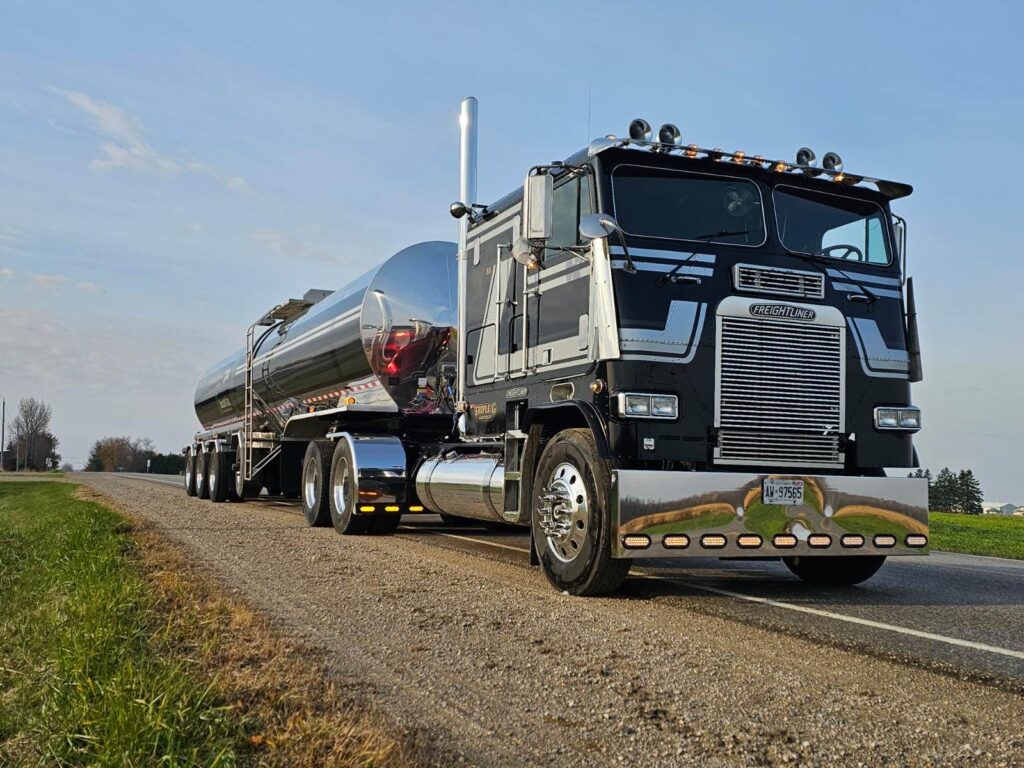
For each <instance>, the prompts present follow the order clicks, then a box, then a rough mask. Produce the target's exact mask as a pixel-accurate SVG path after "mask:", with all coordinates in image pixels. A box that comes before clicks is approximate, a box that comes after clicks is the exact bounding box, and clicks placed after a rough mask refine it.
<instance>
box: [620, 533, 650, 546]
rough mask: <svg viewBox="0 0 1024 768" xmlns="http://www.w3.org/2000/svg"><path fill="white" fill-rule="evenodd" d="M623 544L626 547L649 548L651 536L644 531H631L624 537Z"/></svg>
mask: <svg viewBox="0 0 1024 768" xmlns="http://www.w3.org/2000/svg"><path fill="white" fill-rule="evenodd" d="M622 546H624V547H625V548H626V549H647V548H648V547H649V546H651V537H650V536H647V535H645V534H643V533H631V534H629V535H628V536H623V537H622Z"/></svg>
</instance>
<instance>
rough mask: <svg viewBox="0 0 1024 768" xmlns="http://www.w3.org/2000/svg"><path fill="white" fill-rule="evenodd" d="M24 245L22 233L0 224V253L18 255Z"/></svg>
mask: <svg viewBox="0 0 1024 768" xmlns="http://www.w3.org/2000/svg"><path fill="white" fill-rule="evenodd" d="M24 245H25V233H24V232H22V231H21V230H20V229H18V228H17V227H13V226H11V225H10V224H0V251H6V252H8V253H20V252H21V251H22V249H23V248H24Z"/></svg>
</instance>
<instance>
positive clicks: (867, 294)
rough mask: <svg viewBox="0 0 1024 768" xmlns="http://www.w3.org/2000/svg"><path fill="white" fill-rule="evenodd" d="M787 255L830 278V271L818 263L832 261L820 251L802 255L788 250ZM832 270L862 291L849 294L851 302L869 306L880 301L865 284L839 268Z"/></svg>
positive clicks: (847, 296) (834, 267)
mask: <svg viewBox="0 0 1024 768" xmlns="http://www.w3.org/2000/svg"><path fill="white" fill-rule="evenodd" d="M786 253H788V254H789V255H790V256H796V257H797V258H798V259H800V260H801V261H803V262H804V263H805V264H810V265H811V266H812V267H814V268H815V269H816V270H818V271H819V272H821V274H823V275H824V276H825V277H826V278H827V277H828V276H829V275H828V270H827V269H826V268H825V267H823V266H821V264H820V263H819V261H818V259H829V260H830V261H831V258H830V257H828V256H826V255H825V254H824V253H821V252H820V251H818V252H815V253H801V252H800V251H791V250H790V249H789V248H786ZM832 269H834V270H835V271H836V272H838V273H839V274H840V275H842V276H843V277H844V278H846V279H847V280H849V281H850V284H851V285H853V286H854V287H855V288H856V289H857V290H858V291H860V293H859V294H857V293H848V294H847V295H846V298H848V299H849V300H850V301H864V302H867V304H868V305H869V306H870V305H872V304H874V303H875V302H876V301H878V296H877V295H876V294H875V292H874V291H872V290H871V289H870V288H868V287H867V286H866V285H864V283H862V282H860V281H859V280H854V279H853V278H852V277H850V276H849V275H848V274H846V272H844V271H843V270H841V269H840V268H839V267H836V266H833V267H832Z"/></svg>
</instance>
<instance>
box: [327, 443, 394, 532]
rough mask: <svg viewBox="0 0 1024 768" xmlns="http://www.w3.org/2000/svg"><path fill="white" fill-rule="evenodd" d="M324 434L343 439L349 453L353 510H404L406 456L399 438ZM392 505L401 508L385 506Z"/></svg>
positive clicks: (331, 481) (332, 479) (365, 511)
mask: <svg viewBox="0 0 1024 768" xmlns="http://www.w3.org/2000/svg"><path fill="white" fill-rule="evenodd" d="M327 437H328V438H330V439H332V440H336V441H344V442H345V443H346V444H347V446H348V450H349V452H350V455H351V456H352V464H353V465H354V466H353V467H352V474H353V475H354V477H355V480H356V499H357V502H356V505H355V510H354V512H355V513H356V514H372V513H373V512H396V511H402V512H405V511H406V510H405V508H404V507H405V505H406V503H407V499H408V459H407V458H406V455H405V447H404V446H403V445H402V441H401V440H400V439H399V438H397V437H392V436H390V435H353V434H351V433H349V432H331V433H329V434H328V435H327ZM333 482H334V478H331V479H330V484H331V485H332V486H333ZM393 506H398V507H401V508H402V509H400V510H394V509H387V507H393ZM363 507H373V509H372V510H370V509H363Z"/></svg>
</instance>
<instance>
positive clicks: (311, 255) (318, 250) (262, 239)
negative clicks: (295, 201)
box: [252, 229, 341, 264]
mask: <svg viewBox="0 0 1024 768" xmlns="http://www.w3.org/2000/svg"><path fill="white" fill-rule="evenodd" d="M252 241H253V242H254V243H256V244H257V245H260V246H263V247H264V248H266V249H267V250H268V251H270V252H271V253H273V254H275V255H277V256H282V257H285V258H290V259H305V260H307V261H324V262H332V263H335V264H336V263H338V262H340V261H341V259H339V258H338V256H337V255H336V254H334V253H332V252H331V251H329V250H328V249H327V248H324V247H323V246H321V245H317V244H315V243H311V242H309V241H308V240H305V239H303V238H300V237H295V236H294V235H290V234H288V233H287V232H282V231H281V230H279V229H257V230H256V231H255V232H253V233H252Z"/></svg>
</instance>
